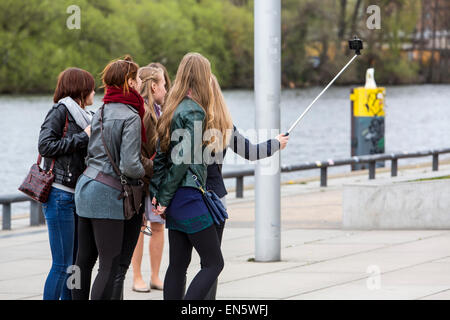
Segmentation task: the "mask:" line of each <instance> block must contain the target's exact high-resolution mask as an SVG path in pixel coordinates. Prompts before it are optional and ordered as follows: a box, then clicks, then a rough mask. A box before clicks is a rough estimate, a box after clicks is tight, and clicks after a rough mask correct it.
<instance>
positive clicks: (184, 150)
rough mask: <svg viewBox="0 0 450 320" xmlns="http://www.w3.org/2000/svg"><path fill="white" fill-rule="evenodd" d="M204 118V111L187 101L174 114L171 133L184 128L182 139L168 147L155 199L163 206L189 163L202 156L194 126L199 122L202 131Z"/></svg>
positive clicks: (167, 203) (180, 180) (170, 198)
mask: <svg viewBox="0 0 450 320" xmlns="http://www.w3.org/2000/svg"><path fill="white" fill-rule="evenodd" d="M204 120H205V112H204V111H203V109H202V108H201V107H200V106H198V105H197V104H195V103H193V102H191V101H189V102H186V107H184V108H183V110H182V111H180V113H179V114H178V115H177V116H174V119H172V122H173V123H174V125H172V133H173V132H174V131H175V130H176V129H184V130H183V133H182V135H181V136H182V137H183V138H182V140H181V142H179V143H178V144H177V145H175V146H174V147H173V148H170V149H169V150H170V155H169V154H168V155H167V156H170V157H171V163H170V166H169V168H168V170H167V172H166V174H165V176H164V178H163V179H162V180H161V184H160V187H159V190H158V192H157V196H156V199H157V200H158V202H159V203H160V204H161V205H163V206H168V205H169V203H170V201H171V200H172V198H173V196H174V195H175V192H176V191H177V189H178V187H179V185H180V183H181V182H182V180H183V178H184V177H185V175H186V172H187V170H188V168H189V167H190V165H191V164H193V163H195V161H196V160H198V157H199V156H200V157H202V151H203V149H202V143H203V141H202V138H200V139H198V137H195V134H198V132H196V130H195V129H196V127H198V124H200V128H202V131H201V134H202V133H203V127H204ZM180 133H181V132H180ZM205 168H206V167H205Z"/></svg>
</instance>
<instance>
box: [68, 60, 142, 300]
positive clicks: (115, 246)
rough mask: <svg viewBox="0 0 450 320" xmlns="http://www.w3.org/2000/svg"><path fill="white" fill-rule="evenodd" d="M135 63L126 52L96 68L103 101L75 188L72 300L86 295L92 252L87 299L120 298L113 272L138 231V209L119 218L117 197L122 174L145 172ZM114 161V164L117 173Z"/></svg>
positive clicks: (133, 178)
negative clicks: (75, 271) (77, 280)
mask: <svg viewBox="0 0 450 320" xmlns="http://www.w3.org/2000/svg"><path fill="white" fill-rule="evenodd" d="M138 69H139V66H138V65H137V64H136V63H134V62H133V61H132V59H131V57H128V56H127V57H125V59H121V60H115V61H112V62H110V63H109V64H108V65H107V66H106V67H105V69H104V70H103V73H102V82H103V86H104V87H105V91H106V92H105V96H104V97H103V102H104V103H105V104H104V105H103V107H101V108H100V110H98V111H97V113H96V114H95V115H94V117H93V119H92V135H91V139H90V141H89V146H88V155H87V158H86V164H87V168H86V170H85V171H84V173H83V175H81V177H80V179H79V180H78V182H77V186H76V190H75V203H76V206H77V210H78V216H79V218H78V219H79V220H78V226H79V227H78V240H79V242H78V255H77V260H76V265H77V266H78V267H79V268H80V270H79V272H80V273H79V275H80V277H81V281H80V282H81V286H80V287H79V288H76V289H73V290H72V297H73V298H74V299H77V300H86V299H88V298H89V291H90V284H91V275H92V268H93V267H94V265H95V262H96V260H97V257H98V258H99V271H98V274H97V277H96V279H95V281H94V284H93V285H92V292H91V299H92V300H110V299H112V298H114V299H120V298H121V292H122V287H121V285H123V279H118V280H117V281H115V278H116V277H117V276H120V275H121V273H119V272H118V270H119V268H124V269H127V268H128V266H129V264H130V262H131V256H132V254H133V250H134V247H135V246H136V241H137V239H138V236H139V230H140V226H141V222H142V212H140V213H139V214H135V215H134V216H133V217H132V218H131V219H130V220H126V221H125V217H124V204H123V199H122V198H121V197H120V195H121V193H122V192H121V181H122V180H123V179H125V180H127V182H128V183H130V184H136V183H138V180H139V179H141V178H142V177H143V176H144V174H145V171H144V167H143V165H142V163H141V141H142V142H146V133H145V127H144V126H143V125H142V121H143V118H144V114H145V108H144V100H143V99H142V97H141V96H140V94H139V90H140V87H141V83H142V81H141V79H140V78H139V75H138ZM110 159H111V160H110ZM113 162H114V163H113ZM114 166H117V167H118V169H120V173H121V175H120V177H119V175H118V173H116V171H115V170H114ZM123 276H124V274H123ZM120 277H122V276H120Z"/></svg>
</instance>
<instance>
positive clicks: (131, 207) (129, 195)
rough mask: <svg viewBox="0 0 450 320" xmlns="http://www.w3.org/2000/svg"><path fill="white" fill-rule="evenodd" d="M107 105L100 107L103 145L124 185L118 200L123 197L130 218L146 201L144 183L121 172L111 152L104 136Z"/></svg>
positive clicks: (127, 218)
mask: <svg viewBox="0 0 450 320" xmlns="http://www.w3.org/2000/svg"><path fill="white" fill-rule="evenodd" d="M104 108H105V105H103V106H102V107H101V109H100V128H101V135H102V142H103V146H104V147H105V151H106V154H107V156H108V158H109V161H110V162H111V165H112V167H113V169H114V172H115V173H116V174H117V175H118V176H119V177H120V184H121V186H122V192H121V194H120V195H119V197H118V200H121V199H123V216H124V218H125V220H130V219H131V218H133V216H134V215H135V214H138V213H139V211H140V210H141V207H142V204H143V202H144V183H143V182H142V180H140V179H139V180H137V183H136V184H131V183H130V182H129V181H128V179H127V177H125V176H124V175H123V174H122V173H121V172H120V169H119V167H118V166H117V164H116V163H115V162H114V160H113V158H112V156H111V153H110V152H109V149H108V147H107V146H106V143H105V138H104V137H103V110H104Z"/></svg>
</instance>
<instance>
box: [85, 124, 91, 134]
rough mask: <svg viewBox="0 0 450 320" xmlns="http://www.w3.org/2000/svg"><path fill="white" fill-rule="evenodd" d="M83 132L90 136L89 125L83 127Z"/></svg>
mask: <svg viewBox="0 0 450 320" xmlns="http://www.w3.org/2000/svg"><path fill="white" fill-rule="evenodd" d="M84 132H86V134H87V135H88V137H91V125H88V126H87V127H86V128H85V129H84Z"/></svg>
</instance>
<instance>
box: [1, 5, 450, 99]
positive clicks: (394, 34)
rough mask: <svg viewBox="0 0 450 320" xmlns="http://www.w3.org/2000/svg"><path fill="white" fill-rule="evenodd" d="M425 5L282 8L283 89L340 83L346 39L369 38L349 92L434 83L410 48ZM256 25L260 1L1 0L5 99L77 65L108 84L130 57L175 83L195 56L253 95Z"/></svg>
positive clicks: (348, 77) (349, 79) (41, 86)
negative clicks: (355, 87)
mask: <svg viewBox="0 0 450 320" xmlns="http://www.w3.org/2000/svg"><path fill="white" fill-rule="evenodd" d="M430 1H439V0H430ZM422 2H423V1H422ZM422 2H421V1H420V0H392V1H388V0H378V1H375V0H315V1H314V0H282V26H281V30H282V85H283V86H285V87H292V88H293V87H301V86H308V85H316V84H323V83H324V82H325V81H327V80H329V79H331V77H332V76H333V75H334V74H335V73H336V72H337V71H338V70H339V69H340V68H341V67H342V66H343V65H344V64H345V63H346V61H347V60H348V58H349V56H350V54H351V53H350V52H349V51H348V49H347V42H346V41H347V40H348V38H349V37H351V36H352V35H354V34H356V35H358V36H360V37H361V38H362V39H363V40H365V49H364V51H363V52H364V55H363V56H361V59H358V60H359V61H357V63H356V67H354V68H351V69H349V72H346V73H345V74H344V76H343V77H342V78H340V79H339V83H340V84H346V83H361V82H362V81H363V80H364V74H365V70H366V68H368V67H375V69H376V71H375V76H376V80H377V82H379V83H386V84H402V83H421V82H424V81H430V78H429V76H428V72H430V68H429V64H430V63H433V62H427V61H426V59H427V55H423V54H422V55H421V56H420V58H421V59H419V60H417V59H414V56H413V55H412V54H411V50H410V51H407V50H406V49H407V48H408V44H412V43H413V42H414V41H413V40H412V35H413V34H414V33H415V32H417V28H418V21H420V18H421V17H422V16H424V15H423V12H422V11H421V10H422V9H423V5H422ZM371 4H377V5H379V7H380V8H381V19H382V20H381V21H382V22H381V29H379V30H369V29H368V28H367V26H366V20H367V18H368V16H369V15H368V14H367V13H366V9H367V7H368V6H369V5H371ZM71 5H76V6H78V7H79V9H80V28H79V29H70V28H69V27H68V19H70V18H71V15H72V12H68V11H67V8H68V7H69V6H71ZM440 11H441V10H440ZM440 11H439V12H440ZM439 19H442V20H443V21H448V20H450V19H448V16H444V17H440V18H439ZM253 21H254V20H253V1H251V0H147V1H142V0H58V1H54V0H2V1H1V2H0V93H44V92H51V91H52V90H53V89H54V86H55V84H56V78H57V76H58V74H59V72H61V71H62V70H64V69H65V68H67V67H71V66H76V67H79V68H83V69H86V70H88V71H90V72H91V73H92V74H93V75H94V76H95V77H96V80H97V85H100V81H99V79H100V77H99V75H100V72H101V70H102V68H103V67H104V66H105V65H106V64H107V62H108V61H110V60H111V59H113V58H117V57H120V56H123V55H124V54H131V55H132V56H133V57H134V59H135V60H136V62H137V63H139V64H140V65H146V64H148V63H150V62H154V61H158V62H161V63H163V64H164V65H165V66H166V67H167V69H168V71H169V73H170V75H171V76H172V77H174V75H175V73H176V70H177V67H178V63H179V61H180V60H181V58H182V57H183V55H184V54H185V53H186V52H189V51H196V52H200V53H202V54H203V55H205V56H206V57H207V58H208V59H209V60H210V61H211V65H212V69H213V72H214V73H215V74H216V75H217V77H218V79H219V81H220V83H221V85H222V86H223V87H224V88H252V87H253V68H254V65H253V63H254V61H253V59H254V55H253V50H254V48H253V31H254V25H253ZM405 48H406V49H405ZM415 48H416V50H417V48H419V47H417V46H416V47H415ZM423 50H425V48H422V51H423ZM422 53H423V52H422ZM440 56H441V57H442V55H440ZM434 57H435V56H433V59H434ZM428 61H434V60H429V58H428ZM439 63H441V62H440V61H438V62H434V68H438V69H439V68H440V65H439ZM431 70H433V68H431ZM431 81H434V80H433V77H431ZM447 81H450V80H449V79H448V78H445V77H444V79H438V80H437V82H447Z"/></svg>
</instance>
